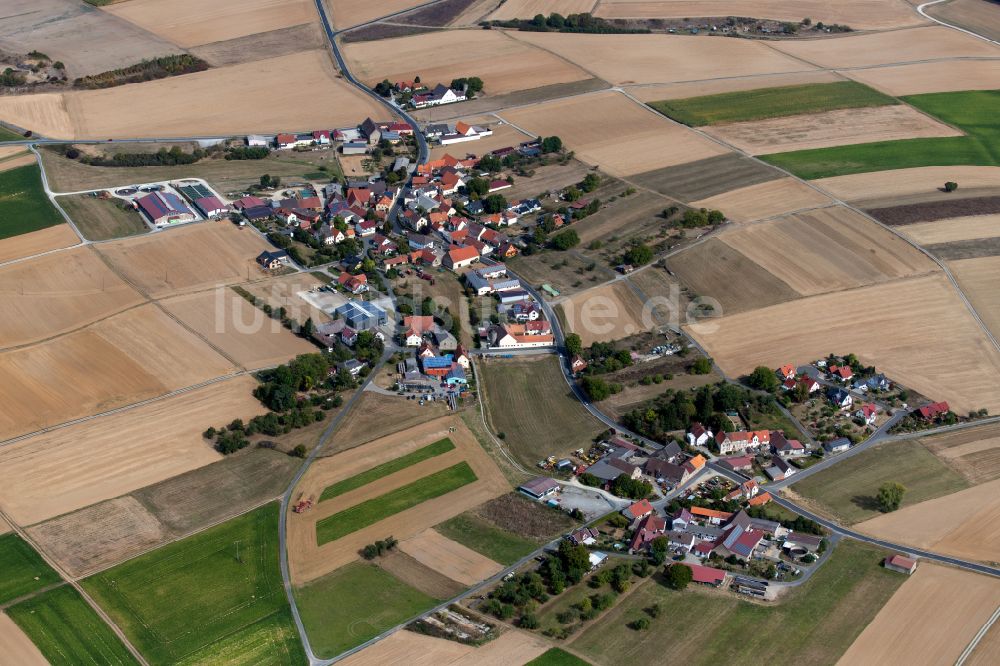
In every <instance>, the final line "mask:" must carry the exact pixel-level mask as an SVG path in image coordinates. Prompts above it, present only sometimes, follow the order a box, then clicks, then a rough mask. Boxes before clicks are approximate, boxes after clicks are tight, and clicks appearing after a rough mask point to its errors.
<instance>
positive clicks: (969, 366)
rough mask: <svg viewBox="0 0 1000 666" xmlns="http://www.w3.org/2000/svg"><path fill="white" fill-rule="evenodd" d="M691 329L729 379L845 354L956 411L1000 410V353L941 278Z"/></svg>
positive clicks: (815, 300) (789, 305) (802, 302)
mask: <svg viewBox="0 0 1000 666" xmlns="http://www.w3.org/2000/svg"><path fill="white" fill-rule="evenodd" d="M915 303H919V304H920V307H919V308H915V307H914V304H915ZM689 328H690V330H691V333H692V334H693V335H694V336H695V338H697V339H698V341H699V342H701V343H702V344H703V345H704V346H705V348H706V349H707V350H708V353H709V355H711V356H712V357H713V358H714V359H715V360H716V362H717V363H719V364H720V365H721V367H722V368H723V370H724V371H725V372H726V373H727V374H728V375H730V376H737V375H742V374H745V373H747V372H750V371H751V370H753V368H755V367H756V366H758V365H764V366H768V367H771V366H774V367H778V366H780V365H782V364H784V363H793V364H801V363H806V362H809V361H812V360H815V359H817V358H821V357H823V356H825V355H826V354H829V353H831V352H832V351H833V350H837V353H850V352H853V353H855V354H857V355H858V357H859V358H860V359H861V360H862V362H863V363H865V364H870V365H876V366H878V368H879V369H880V370H882V371H884V372H885V373H886V374H887V375H889V376H890V377H892V378H894V379H896V380H897V381H899V382H900V383H901V384H903V385H905V386H908V387H910V388H912V389H914V390H915V391H918V392H919V393H921V394H923V395H926V396H930V397H933V398H934V399H938V400H947V401H948V402H949V403H950V404H951V406H952V408H953V409H955V410H956V411H957V412H967V411H969V410H971V409H980V408H983V407H985V408H987V409H989V410H990V411H991V412H995V411H997V410H998V409H1000V395H998V393H997V391H996V381H995V378H996V376H997V375H998V373H1000V354H998V353H997V351H996V349H995V348H993V346H992V345H991V344H990V343H989V342H988V340H987V338H986V336H985V334H984V333H983V331H982V330H981V329H980V328H979V326H978V325H977V324H976V322H975V320H974V319H973V318H972V315H971V314H970V313H969V311H968V310H967V309H966V308H965V306H964V305H963V304H962V302H961V300H960V299H959V297H958V295H957V294H956V293H955V291H954V289H953V288H952V287H951V285H950V283H949V282H948V280H947V278H945V277H944V276H943V275H940V274H937V275H929V276H925V277H918V278H913V279H908V280H901V281H896V282H890V283H886V284H881V285H876V286H873V287H864V288H861V289H853V290H848V291H840V292H835V293H831V294H824V295H822V296H813V297H811V298H808V299H802V300H798V301H794V302H791V303H783V304H780V305H774V306H771V307H767V308H763V309H760V310H754V311H752V312H744V313H740V314H735V315H732V316H726V317H722V318H721V319H715V320H712V321H711V322H709V323H707V324H703V325H699V326H691V327H689ZM893 515H895V514H893Z"/></svg>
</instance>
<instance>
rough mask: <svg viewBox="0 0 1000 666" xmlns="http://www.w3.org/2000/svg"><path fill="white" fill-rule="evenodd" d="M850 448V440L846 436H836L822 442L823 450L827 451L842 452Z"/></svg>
mask: <svg viewBox="0 0 1000 666" xmlns="http://www.w3.org/2000/svg"><path fill="white" fill-rule="evenodd" d="M849 448H851V440H849V439H847V438H846V437H838V438H836V439H831V440H830V441H828V442H823V450H824V451H826V452H827V453H843V452H844V451H846V450H847V449H849Z"/></svg>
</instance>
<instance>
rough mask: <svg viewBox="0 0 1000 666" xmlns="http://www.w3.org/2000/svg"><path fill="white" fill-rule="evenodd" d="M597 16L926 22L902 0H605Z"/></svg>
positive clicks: (860, 25) (870, 25) (861, 26)
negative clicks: (874, 0) (878, 0)
mask: <svg viewBox="0 0 1000 666" xmlns="http://www.w3.org/2000/svg"><path fill="white" fill-rule="evenodd" d="M594 13H595V15H596V16H601V17H603V18H685V17H689V16H753V17H754V18H767V19H775V20H779V21H793V22H796V23H797V22H799V21H801V20H802V19H803V18H805V17H806V16H808V17H810V18H812V20H813V22H814V23H815V22H818V21H822V22H824V23H842V24H846V25H849V26H851V27H852V28H854V29H855V30H877V29H885V28H898V27H902V26H908V25H917V24H920V23H926V19H924V18H923V17H921V16H919V15H918V14H917V13H916V12H914V11H913V10H912V9H910V8H909V7H907V6H906V4H905V3H904V2H902V0H898V1H896V2H881V3H878V4H874V5H873V4H872V3H870V2H866V1H865V0H847V1H846V2H838V3H836V4H830V3H828V2H824V1H823V0H794V1H793V0H653V1H652V2H649V1H638V2H637V1H635V0H601V2H600V3H599V6H598V8H597V11H595V12H594Z"/></svg>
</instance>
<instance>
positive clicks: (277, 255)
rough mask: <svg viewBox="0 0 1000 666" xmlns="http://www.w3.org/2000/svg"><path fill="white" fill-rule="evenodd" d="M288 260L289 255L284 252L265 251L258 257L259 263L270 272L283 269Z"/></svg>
mask: <svg viewBox="0 0 1000 666" xmlns="http://www.w3.org/2000/svg"><path fill="white" fill-rule="evenodd" d="M287 260H288V253H287V252H285V251H284V250H274V251H270V250H265V251H263V252H261V253H260V254H259V255H257V263H258V264H260V265H261V266H263V267H264V268H266V269H267V270H269V271H273V270H276V269H278V268H281V267H282V266H283V265H284V263H285V261H287Z"/></svg>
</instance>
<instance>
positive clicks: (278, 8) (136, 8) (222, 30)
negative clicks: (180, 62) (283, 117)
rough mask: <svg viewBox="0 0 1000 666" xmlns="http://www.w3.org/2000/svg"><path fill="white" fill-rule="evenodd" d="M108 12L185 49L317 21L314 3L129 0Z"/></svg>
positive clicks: (302, 0) (303, 0)
mask: <svg viewBox="0 0 1000 666" xmlns="http://www.w3.org/2000/svg"><path fill="white" fill-rule="evenodd" d="M104 11H106V12H109V13H111V14H114V15H115V16H118V17H120V18H123V19H125V20H126V21H130V22H132V23H134V24H136V25H138V26H139V27H141V28H144V29H145V30H148V31H150V32H151V33H153V34H155V35H159V36H160V37H162V38H163V39H166V40H168V41H171V42H173V43H174V44H177V45H178V46H182V47H184V48H187V47H190V46H199V45H201V44H208V43H211V42H221V41H224V40H227V39H234V38H236V37H244V36H246V35H253V34H255V33H258V32H268V31H270V30H277V29H279V28H287V27H289V26H293V25H299V24H301V23H308V22H310V21H315V20H317V16H316V9H315V5H314V4H313V3H312V2H311V1H310V0H213V2H211V3H205V2H204V1H203V0H172V1H171V2H162V1H161V0H129V2H122V3H116V4H113V5H110V6H108V8H107V9H105V10H104Z"/></svg>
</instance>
